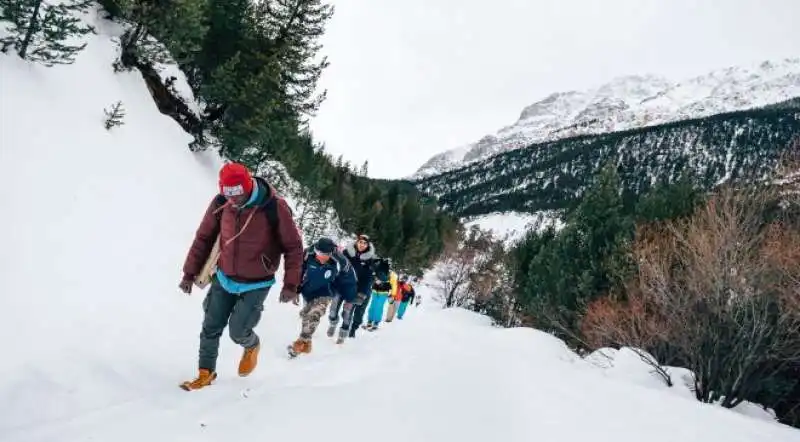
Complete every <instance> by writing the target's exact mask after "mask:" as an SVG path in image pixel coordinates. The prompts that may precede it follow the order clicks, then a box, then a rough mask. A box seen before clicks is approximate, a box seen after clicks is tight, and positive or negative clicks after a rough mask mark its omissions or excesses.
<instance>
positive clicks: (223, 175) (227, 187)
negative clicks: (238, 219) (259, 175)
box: [219, 163, 253, 196]
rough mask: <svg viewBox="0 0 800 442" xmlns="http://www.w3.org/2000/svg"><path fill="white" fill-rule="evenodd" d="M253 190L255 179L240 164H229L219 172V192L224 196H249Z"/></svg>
mask: <svg viewBox="0 0 800 442" xmlns="http://www.w3.org/2000/svg"><path fill="white" fill-rule="evenodd" d="M252 190H253V177H252V175H250V171H248V170H247V168H246V167H244V166H243V165H241V164H239V163H228V164H226V165H224V166H222V169H220V171H219V191H220V193H222V194H223V195H224V196H239V195H249V194H250V192H251V191H252Z"/></svg>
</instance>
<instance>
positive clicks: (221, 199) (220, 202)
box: [214, 193, 228, 221]
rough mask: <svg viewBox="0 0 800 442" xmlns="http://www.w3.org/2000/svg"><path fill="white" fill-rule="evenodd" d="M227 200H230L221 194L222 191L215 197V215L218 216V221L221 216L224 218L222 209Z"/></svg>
mask: <svg viewBox="0 0 800 442" xmlns="http://www.w3.org/2000/svg"><path fill="white" fill-rule="evenodd" d="M227 202H228V199H227V198H225V196H224V195H223V194H221V193H218V194H217V195H216V196H215V197H214V216H216V217H217V221H219V220H220V218H222V210H221V209H222V206H224V205H225V203H227Z"/></svg>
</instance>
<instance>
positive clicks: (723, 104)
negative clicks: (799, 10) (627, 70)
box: [412, 58, 800, 178]
mask: <svg viewBox="0 0 800 442" xmlns="http://www.w3.org/2000/svg"><path fill="white" fill-rule="evenodd" d="M797 96H800V58H793V59H785V60H774V61H764V62H763V63H759V64H757V65H752V66H732V67H729V68H726V69H720V70H716V71H712V72H709V73H708V74H705V75H701V76H698V77H694V78H689V79H686V80H683V81H679V82H672V81H669V80H667V79H665V78H661V77H658V76H655V75H630V76H625V77H620V78H615V79H613V80H611V81H610V82H608V83H606V84H603V85H601V86H600V87H598V88H595V89H590V90H586V91H566V92H557V93H553V94H551V95H549V96H547V97H545V98H543V99H542V100H540V101H537V102H536V103H533V104H531V105H530V106H527V107H526V108H525V109H523V110H522V112H521V113H520V116H519V119H518V120H517V121H516V122H515V123H513V124H511V125H509V126H507V127H504V128H502V129H500V130H499V131H497V133H495V134H491V135H486V136H485V137H483V138H481V139H480V140H479V141H476V142H474V143H470V144H468V145H466V146H460V147H457V148H455V149H451V150H448V151H445V152H442V153H440V154H437V155H435V156H434V157H432V158H431V159H429V160H428V161H427V162H425V164H423V165H422V167H420V169H419V170H418V171H417V172H416V173H415V174H414V175H413V177H412V178H423V177H425V176H429V175H436V174H438V173H442V172H445V171H448V170H452V169H456V168H459V167H461V166H464V165H466V164H469V163H472V162H475V161H482V160H484V159H486V158H488V157H490V156H492V155H495V154H497V153H501V152H506V151H509V150H514V149H519V148H522V147H525V146H528V145H531V144H540V143H543V142H548V141H555V140H559V139H563V138H571V137H575V136H579V135H596V134H602V133H610V132H617V131H624V130H629V129H636V128H641V127H648V126H657V125H661V124H665V123H670V122H674V121H680V120H687V119H697V118H702V117H707V116H711V115H715V114H720V113H726V112H733V111H738V110H745V109H750V108H755V107H761V106H764V105H768V104H771V103H776V102H780V101H784V100H786V99H789V98H792V97H797Z"/></svg>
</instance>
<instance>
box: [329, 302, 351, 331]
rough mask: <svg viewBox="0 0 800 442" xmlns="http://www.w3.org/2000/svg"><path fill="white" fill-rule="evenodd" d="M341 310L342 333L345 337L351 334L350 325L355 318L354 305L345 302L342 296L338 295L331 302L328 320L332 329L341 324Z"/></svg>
mask: <svg viewBox="0 0 800 442" xmlns="http://www.w3.org/2000/svg"><path fill="white" fill-rule="evenodd" d="M339 310H341V311H342V329H341V333H342V334H343V335H344V336H347V334H348V333H349V332H350V324H351V322H352V318H353V304H352V303H350V302H345V300H344V299H342V297H341V296H340V295H336V296H334V297H333V300H332V301H331V309H330V312H329V313H328V320H329V321H330V323H331V327H334V328H335V327H336V325H337V324H338V323H339Z"/></svg>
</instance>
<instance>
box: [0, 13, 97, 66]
mask: <svg viewBox="0 0 800 442" xmlns="http://www.w3.org/2000/svg"><path fill="white" fill-rule="evenodd" d="M91 3H92V2H91V1H90V0H76V1H65V2H63V3H59V4H50V3H47V2H44V1H43V0H0V23H5V24H6V26H5V27H6V32H7V33H8V34H9V35H7V36H5V37H0V51H2V52H8V51H9V50H10V49H13V50H15V51H16V52H17V54H18V55H19V57H20V58H22V59H24V60H30V61H33V62H39V63H42V64H44V65H45V66H48V67H49V66H53V65H56V64H72V63H73V62H74V61H75V56H76V55H77V54H78V53H79V52H80V51H81V50H83V48H85V47H86V43H81V44H72V43H70V40H73V39H75V38H78V37H82V36H85V35H87V34H90V33H94V28H93V27H92V26H90V25H88V24H86V23H84V22H83V20H82V19H81V18H80V17H79V14H80V13H83V12H86V10H87V8H88V7H89V5H90V4H91Z"/></svg>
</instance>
